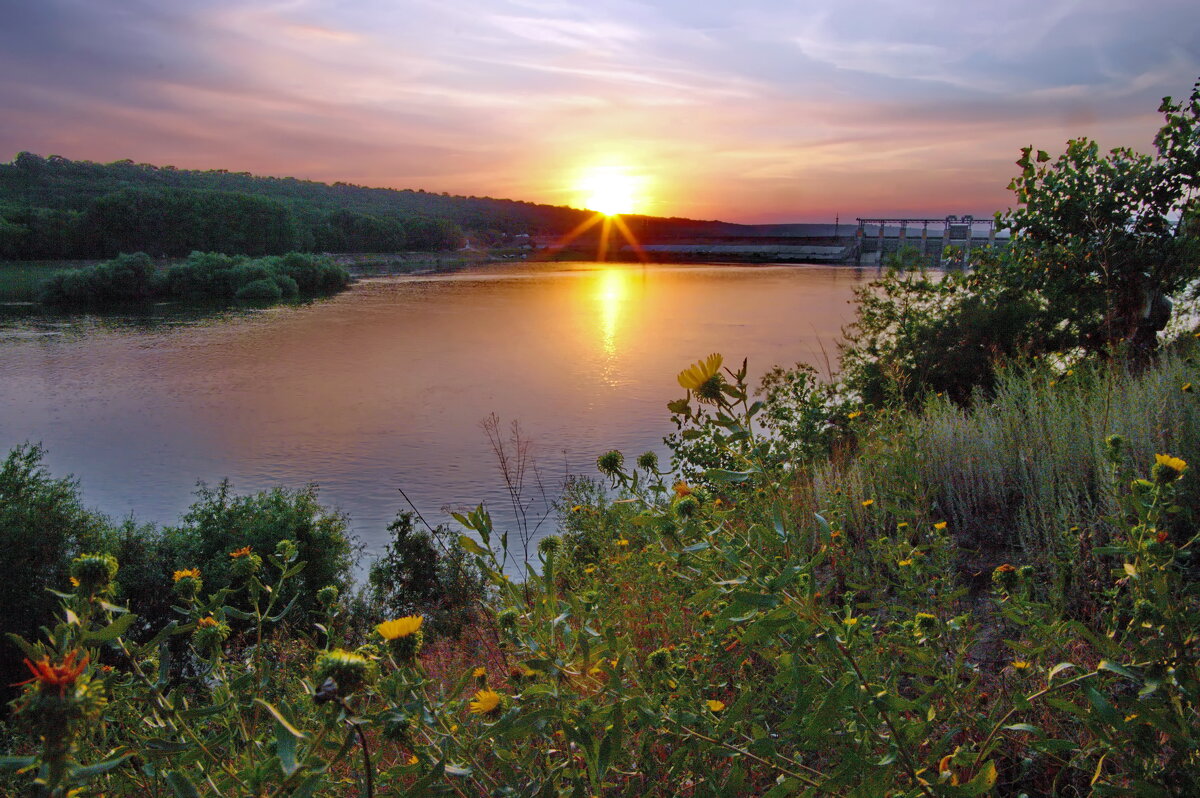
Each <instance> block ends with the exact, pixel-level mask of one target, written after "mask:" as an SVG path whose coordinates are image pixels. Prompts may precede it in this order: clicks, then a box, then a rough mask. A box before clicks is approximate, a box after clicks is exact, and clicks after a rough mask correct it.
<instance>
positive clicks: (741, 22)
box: [0, 0, 1200, 221]
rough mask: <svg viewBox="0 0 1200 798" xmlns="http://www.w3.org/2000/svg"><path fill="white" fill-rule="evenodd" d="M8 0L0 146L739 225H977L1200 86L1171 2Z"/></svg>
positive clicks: (1182, 19) (1143, 135) (1197, 27)
mask: <svg viewBox="0 0 1200 798" xmlns="http://www.w3.org/2000/svg"><path fill="white" fill-rule="evenodd" d="M0 7H2V10H3V11H4V14H5V16H4V20H5V24H4V26H2V27H0V104H2V106H3V107H4V108H5V112H4V114H3V115H2V116H0V157H4V155H5V154H9V155H11V154H13V153H15V152H16V151H18V150H22V149H27V150H33V151H37V152H42V153H43V154H46V153H50V152H55V153H58V154H62V155H65V156H68V157H81V158H91V159H95V160H115V159H118V158H122V157H131V158H134V159H135V160H139V161H150V162H156V161H157V162H162V163H173V164H175V165H176V166H180V167H198V168H228V169H232V170H235V171H237V170H249V171H256V172H262V173H269V174H280V175H282V174H292V175H296V176H299V177H308V178H313V179H323V180H347V181H351V182H357V183H365V184H369V185H390V186H395V187H413V188H425V189H428V190H434V191H441V190H449V191H452V192H456V193H465V194H479V195H484V194H487V195H492V196H513V197H516V198H520V199H530V200H539V201H552V202H563V201H571V200H572V195H571V185H570V179H571V178H570V175H572V174H573V173H575V172H576V171H578V170H579V169H580V168H582V167H583V166H585V165H586V164H587V163H591V162H600V161H604V162H616V161H620V160H625V161H628V162H629V165H630V166H631V167H632V168H634V169H636V170H638V171H639V173H644V174H647V175H649V176H650V177H652V178H653V182H654V184H655V185H656V187H657V189H656V192H657V198H656V199H657V204H656V205H655V210H656V211H657V212H660V213H664V214H677V215H691V216H698V217H704V218H712V217H723V218H729V219H732V220H745V221H753V220H772V221H774V220H789V219H803V218H816V219H821V218H825V217H826V216H828V215H831V213H832V212H833V211H834V210H836V209H839V208H840V209H842V210H843V212H846V211H850V212H854V213H863V214H875V213H882V212H892V211H893V210H896V209H901V208H909V209H913V208H921V207H924V208H927V209H929V211H930V212H931V213H934V215H937V213H945V212H974V213H976V214H986V213H989V212H990V211H992V210H995V208H996V207H998V206H999V204H1001V203H1005V202H1007V197H1006V196H1005V192H1004V190H1003V186H1004V184H1006V183H1007V181H1008V178H1009V177H1010V175H1009V172H1010V171H1011V161H1012V160H1013V159H1014V158H1015V152H1016V148H1017V147H1019V146H1021V145H1023V144H1028V143H1034V144H1037V145H1038V146H1041V147H1044V148H1046V149H1053V148H1054V147H1055V145H1059V146H1061V143H1062V141H1063V140H1065V139H1066V138H1067V137H1068V136H1078V135H1089V136H1093V137H1097V138H1098V139H1100V140H1101V141H1102V143H1104V144H1105V145H1106V146H1112V145H1116V144H1129V145H1132V146H1134V147H1135V148H1139V149H1146V148H1148V147H1149V144H1150V137H1151V135H1152V133H1153V131H1154V129H1155V128H1156V126H1157V122H1156V120H1155V116H1154V114H1153V110H1154V108H1155V107H1156V106H1157V103H1158V99H1159V98H1160V97H1161V96H1162V95H1163V94H1168V93H1170V94H1175V95H1177V96H1178V95H1181V94H1185V93H1186V92H1187V91H1188V90H1189V89H1190V85H1191V82H1192V80H1193V79H1194V78H1195V76H1196V75H1197V74H1200V10H1198V9H1197V8H1195V7H1194V4H1193V3H1189V2H1182V0H1158V1H1157V2H1153V3H1147V4H1143V5H1142V6H1138V7H1134V6H1132V5H1131V4H1128V3H1125V2H1119V1H1118V0H1092V1H1091V2H1087V3H1084V2H1081V1H1079V0H1038V1H1037V2H1034V0H1012V1H1011V2H1007V3H1004V4H993V5H991V6H988V5H978V4H972V5H969V6H964V5H963V4H961V3H952V2H949V0H928V2H923V3H920V4H916V5H914V4H911V3H901V2H899V1H898V0H862V1H861V2H857V3H853V4H847V3H843V2H840V1H839V0H811V1H810V2H806V3H803V4H797V3H792V2H786V1H785V0H747V1H746V2H742V3H738V4H730V3H718V2H696V0H655V1H654V2H637V1H636V0H594V2H591V3H588V4H581V3H576V2H566V0H457V2H454V3H446V2H444V0H409V1H408V2H405V3H402V4H401V3H378V4H377V3H349V4H348V3H341V2H336V1H335V0H197V2H192V3H162V2H152V1H151V0H39V2H37V3H24V2H16V0H0ZM972 203H978V204H974V205H973V204H972Z"/></svg>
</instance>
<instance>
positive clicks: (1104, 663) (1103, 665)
mask: <svg viewBox="0 0 1200 798" xmlns="http://www.w3.org/2000/svg"><path fill="white" fill-rule="evenodd" d="M1096 670H1098V671H1108V672H1109V673H1115V674H1117V675H1118V676H1124V677H1125V678H1126V679H1129V680H1130V681H1133V682H1140V681H1141V679H1140V678H1138V675H1137V674H1136V673H1134V672H1133V671H1131V670H1129V669H1128V668H1126V667H1125V666H1123V665H1118V664H1117V663H1115V662H1113V661H1111V660H1107V659H1102V660H1100V664H1099V665H1097V666H1096Z"/></svg>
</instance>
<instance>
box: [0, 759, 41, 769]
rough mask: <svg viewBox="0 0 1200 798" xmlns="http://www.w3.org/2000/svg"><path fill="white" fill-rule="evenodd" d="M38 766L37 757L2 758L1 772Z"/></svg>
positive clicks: (0, 763)
mask: <svg viewBox="0 0 1200 798" xmlns="http://www.w3.org/2000/svg"><path fill="white" fill-rule="evenodd" d="M34 764H37V757H36V756H0V771H2V770H21V769H22V768H27V767H29V766H30V765H34Z"/></svg>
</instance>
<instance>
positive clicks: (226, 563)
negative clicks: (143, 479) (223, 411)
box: [164, 480, 356, 611]
mask: <svg viewBox="0 0 1200 798" xmlns="http://www.w3.org/2000/svg"><path fill="white" fill-rule="evenodd" d="M346 524H347V519H346V517H345V516H344V515H342V514H340V513H336V512H331V511H329V510H327V509H325V508H324V507H322V506H321V504H320V503H319V502H318V501H317V488H316V486H315V485H310V486H308V487H306V488H303V489H300V490H289V489H287V488H272V489H270V490H265V491H260V492H259V493H254V494H251V495H248V496H238V495H236V494H235V493H234V492H233V489H232V487H231V486H230V484H229V481H228V480H222V481H221V482H220V483H219V484H218V485H217V486H216V487H209V486H207V485H204V484H201V485H200V487H199V488H198V489H197V490H196V501H195V502H194V503H193V504H192V506H191V507H190V508H189V509H188V512H187V513H186V514H185V515H184V516H183V519H182V523H180V524H179V525H178V526H174V527H168V528H167V529H165V530H164V536H165V539H166V544H167V546H168V547H169V550H170V552H171V555H172V557H173V558H174V562H173V564H172V565H173V567H174V568H175V569H184V568H200V569H201V571H202V573H203V578H204V584H205V588H206V590H219V589H221V588H223V587H228V586H229V585H230V584H232V582H233V558H231V557H230V553H231V552H233V551H235V550H238V549H241V548H242V547H244V546H249V547H250V548H251V550H252V551H253V552H254V553H255V554H257V555H259V556H266V555H268V554H270V553H272V552H274V551H275V547H276V546H277V545H278V544H279V542H280V541H282V540H294V541H296V544H297V545H298V546H299V560H300V561H301V562H304V563H305V567H304V572H303V574H302V575H301V576H300V577H299V578H297V579H295V580H292V581H291V582H290V587H289V590H291V591H293V592H292V593H290V594H289V595H288V596H287V597H286V598H287V599H288V600H291V599H292V598H293V597H295V598H296V599H297V603H298V605H299V607H300V608H301V609H303V610H305V611H317V610H319V609H320V607H319V605H318V603H317V600H316V595H317V591H318V590H320V589H321V588H323V587H325V586H326V585H335V586H337V587H338V588H340V589H341V590H342V592H345V590H346V588H347V587H348V586H349V585H350V580H351V568H352V566H353V564H354V559H355V556H356V547H355V544H354V543H353V541H352V540H351V539H350V536H349V534H348V532H347V530H346Z"/></svg>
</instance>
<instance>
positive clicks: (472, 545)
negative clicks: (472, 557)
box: [458, 535, 487, 557]
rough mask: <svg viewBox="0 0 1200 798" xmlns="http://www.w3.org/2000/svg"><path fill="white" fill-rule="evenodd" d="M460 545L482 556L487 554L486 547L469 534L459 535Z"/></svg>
mask: <svg viewBox="0 0 1200 798" xmlns="http://www.w3.org/2000/svg"><path fill="white" fill-rule="evenodd" d="M458 545H460V546H462V547H463V548H464V549H466V550H467V551H469V552H471V553H472V554H476V555H478V556H480V557H486V556H487V550H486V549H484V548H483V546H480V545H479V544H478V543H476V542H475V540H474V538H471V537H469V536H468V535H459V536H458Z"/></svg>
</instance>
